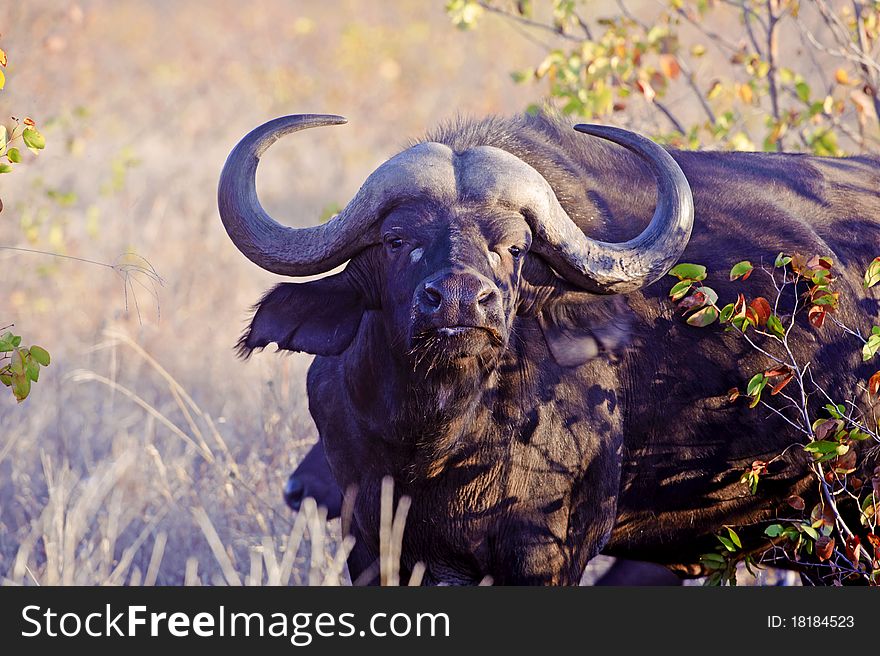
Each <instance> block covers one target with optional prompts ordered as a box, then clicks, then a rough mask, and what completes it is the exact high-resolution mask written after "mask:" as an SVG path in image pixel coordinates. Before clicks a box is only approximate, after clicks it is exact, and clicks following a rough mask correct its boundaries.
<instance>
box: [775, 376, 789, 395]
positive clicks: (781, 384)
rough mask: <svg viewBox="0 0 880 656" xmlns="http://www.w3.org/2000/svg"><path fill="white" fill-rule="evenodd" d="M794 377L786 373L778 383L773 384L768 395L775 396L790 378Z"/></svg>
mask: <svg viewBox="0 0 880 656" xmlns="http://www.w3.org/2000/svg"><path fill="white" fill-rule="evenodd" d="M792 378H794V376H793V375H792V374H788V375H787V376H785V377H784V378H783V379H782V380H780V381H779V382H778V383H776V384H775V385H774V386H773V389H771V390H770V396H776V395H777V394H779V393H780V392H781V391H782V389H783V388H784V387H785V386H786V385H788V384H789V383H790V382H791V379H792Z"/></svg>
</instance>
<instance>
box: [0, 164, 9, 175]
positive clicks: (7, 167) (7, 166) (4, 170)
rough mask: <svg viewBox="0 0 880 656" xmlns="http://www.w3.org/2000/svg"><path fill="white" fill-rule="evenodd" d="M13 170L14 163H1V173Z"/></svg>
mask: <svg viewBox="0 0 880 656" xmlns="http://www.w3.org/2000/svg"><path fill="white" fill-rule="evenodd" d="M10 171H12V165H11V164H6V163H5V162H4V163H2V164H0V173H9V172H10Z"/></svg>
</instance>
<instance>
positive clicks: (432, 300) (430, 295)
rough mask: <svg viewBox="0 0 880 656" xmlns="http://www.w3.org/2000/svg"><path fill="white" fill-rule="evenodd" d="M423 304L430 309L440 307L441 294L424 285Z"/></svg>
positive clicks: (437, 290) (434, 288)
mask: <svg viewBox="0 0 880 656" xmlns="http://www.w3.org/2000/svg"><path fill="white" fill-rule="evenodd" d="M425 302H426V304H427V305H430V306H431V307H435V308H436V307H440V304H441V303H442V302H443V294H441V293H440V290H439V289H437V288H436V287H434V286H433V285H430V284H427V285H425Z"/></svg>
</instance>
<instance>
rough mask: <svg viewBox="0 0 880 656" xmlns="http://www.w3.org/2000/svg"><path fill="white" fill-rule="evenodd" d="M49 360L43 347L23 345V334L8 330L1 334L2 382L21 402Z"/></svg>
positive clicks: (0, 374) (0, 379)
mask: <svg viewBox="0 0 880 656" xmlns="http://www.w3.org/2000/svg"><path fill="white" fill-rule="evenodd" d="M9 327H10V328H11V327H12V326H9ZM49 362H50V357H49V352H48V351H47V350H46V349H44V348H43V347H41V346H36V345H34V346H30V347H25V346H22V345H21V335H14V334H13V333H12V332H10V331H8V330H7V331H5V332H3V333H2V334H0V383H2V384H3V385H4V386H5V387H8V388H10V390H12V395H13V396H14V397H15V399H16V400H17V401H18V402H19V403H21V402H22V401H24V400H25V399H26V398H27V397H28V394H30V392H31V384H32V383H36V382H37V381H38V380H40V367H48V366H49Z"/></svg>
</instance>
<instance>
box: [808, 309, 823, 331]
mask: <svg viewBox="0 0 880 656" xmlns="http://www.w3.org/2000/svg"><path fill="white" fill-rule="evenodd" d="M827 314H828V312H827V311H826V310H825V307H824V306H821V305H814V306H813V307H811V308H810V312H809V314H808V315H807V316H808V318H809V319H810V323H811V324H812V325H813V327H814V328H821V327H822V325H823V324H824V323H825V317H826V315H827Z"/></svg>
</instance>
